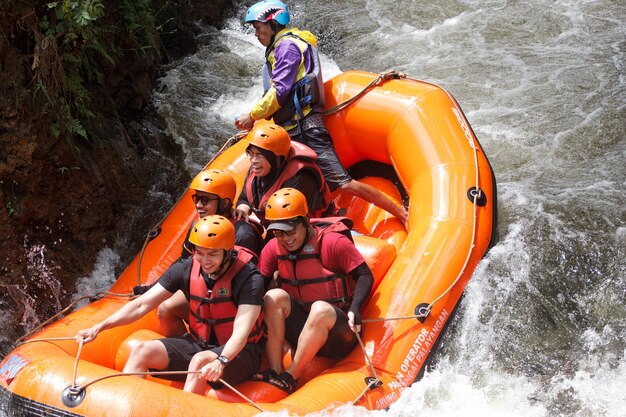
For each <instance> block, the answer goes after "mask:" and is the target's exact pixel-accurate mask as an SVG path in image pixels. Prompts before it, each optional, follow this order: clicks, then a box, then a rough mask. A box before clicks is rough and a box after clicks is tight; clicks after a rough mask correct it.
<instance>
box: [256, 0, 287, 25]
mask: <svg viewBox="0 0 626 417" xmlns="http://www.w3.org/2000/svg"><path fill="white" fill-rule="evenodd" d="M270 20H275V21H277V22H278V23H280V24H281V25H283V26H286V25H287V23H289V8H288V7H287V5H286V4H285V3H283V2H282V1H278V0H264V1H260V2H258V3H254V4H253V5H252V6H250V8H249V9H248V11H247V12H246V23H252V22H263V23H265V22H268V21H270Z"/></svg>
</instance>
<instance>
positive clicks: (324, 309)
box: [307, 301, 337, 328]
mask: <svg viewBox="0 0 626 417" xmlns="http://www.w3.org/2000/svg"><path fill="white" fill-rule="evenodd" d="M336 318H337V314H336V313H335V309H334V308H333V306H332V305H330V304H328V303H327V302H325V301H316V302H314V303H313V305H311V311H310V312H309V317H308V319H307V322H308V323H309V324H310V325H311V326H314V327H329V328H330V327H332V326H333V325H334V324H335V320H336Z"/></svg>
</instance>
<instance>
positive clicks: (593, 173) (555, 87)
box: [83, 0, 626, 417]
mask: <svg viewBox="0 0 626 417" xmlns="http://www.w3.org/2000/svg"><path fill="white" fill-rule="evenodd" d="M288 4H289V5H290V6H292V20H293V24H294V26H297V27H300V28H306V29H309V30H311V31H313V32H314V33H316V34H317V35H318V36H319V43H320V48H321V51H322V53H323V57H322V59H323V67H324V73H325V77H326V78H328V77H330V76H332V75H335V74H337V73H339V72H341V71H345V70H350V69H359V70H367V71H371V72H375V73H379V72H382V71H385V70H388V69H395V70H399V71H402V72H405V73H406V74H407V75H409V76H411V77H414V78H420V79H424V80H426V81H429V82H434V83H436V84H439V85H441V86H442V87H444V88H445V89H446V90H447V91H449V92H450V93H451V94H452V95H453V96H454V97H455V98H456V99H457V100H458V102H459V103H460V105H461V107H462V108H463V110H464V112H465V114H466V116H467V118H468V120H469V122H470V123H471V125H472V127H473V129H474V131H475V133H476V135H477V137H478V139H479V141H480V143H481V144H482V146H483V148H484V150H485V152H486V154H487V155H488V157H489V159H490V162H491V164H492V166H493V169H494V171H495V174H496V178H497V182H498V208H499V229H500V242H499V243H498V244H497V245H496V246H495V247H493V248H492V249H491V251H490V252H489V253H488V255H487V256H486V258H485V259H484V260H483V262H482V263H481V264H480V265H479V267H478V269H477V271H476V273H475V275H474V277H473V278H472V280H471V281H470V284H469V286H468V288H467V292H466V295H465V297H464V299H463V302H462V304H461V306H460V308H459V309H458V313H457V314H456V316H455V318H454V319H453V321H452V323H451V325H450V326H449V328H448V331H447V333H446V334H445V336H444V338H443V344H442V346H441V348H440V350H439V352H438V353H437V354H436V356H435V357H434V361H433V367H432V369H430V371H429V372H427V373H426V375H425V376H424V378H423V379H422V380H421V381H419V382H417V383H415V384H414V385H413V386H412V387H410V388H408V389H407V390H406V391H405V392H404V393H403V395H402V397H401V398H400V399H399V400H398V401H397V402H396V403H395V404H394V405H392V406H391V407H390V409H389V410H387V411H367V410H364V409H363V408H360V407H354V406H349V405H344V406H341V407H339V408H337V409H334V410H328V411H325V412H322V413H319V414H316V415H324V416H326V415H328V416H359V417H360V416H382V415H386V416H390V417H400V416H420V417H425V416H437V417H445V416H474V415H476V416H581V417H583V416H607V417H609V416H610V417H614V416H626V389H625V388H624V386H626V357H625V356H626V307H625V306H626V209H625V207H626V197H625V194H626V193H625V192H626V168H625V166H626V165H625V162H624V161H625V160H626V71H625V68H624V67H625V65H626V60H625V55H626V3H624V2H623V1H617V0H616V1H610V0H598V1H592V0H586V1H582V0H579V1H574V0H571V1H561V0H557V1H554V0H534V1H533V0H528V1H519V0H518V1H504V0H500V1H496V0H493V1H477V0H458V1H450V0H445V1H436V2H435V1H433V2H421V1H416V0H397V1H391V0H377V1H374V0H371V1H365V0H350V1H333V2H328V1H318V0H315V1H311V0H308V1H306V2H304V1H301V2H298V3H297V4H295V2H288ZM244 11H245V8H244V7H243V6H242V7H241V8H240V9H239V15H238V16H237V17H236V18H232V19H229V20H228V21H227V22H226V28H225V29H222V30H218V29H215V28H211V27H201V26H199V27H198V42H199V43H200V45H201V47H200V49H199V50H198V52H197V53H196V54H195V55H193V56H190V57H187V58H185V59H182V60H181V61H178V62H175V63H173V64H172V65H171V66H170V67H169V68H167V73H166V75H165V76H164V77H163V78H162V79H161V80H160V81H159V83H160V85H159V87H158V88H157V91H156V92H155V105H156V106H157V108H158V111H159V112H160V113H161V114H162V115H163V116H164V117H165V119H166V120H167V122H168V128H169V130H170V133H171V134H172V135H173V136H174V137H175V138H176V140H177V141H178V142H179V143H180V144H181V145H182V146H183V148H184V150H185V152H186V163H187V167H188V169H189V172H190V174H194V173H195V172H196V171H197V170H198V169H200V168H201V167H202V166H203V165H204V164H205V163H206V161H207V160H208V159H210V157H211V156H212V155H213V154H214V153H215V152H216V151H217V150H218V149H219V148H220V147H221V145H222V144H223V143H224V141H225V139H226V138H228V137H229V136H231V135H233V134H234V133H235V129H234V126H233V121H234V118H235V117H236V116H237V115H239V114H241V113H243V112H246V111H248V110H249V106H250V103H251V102H253V101H254V100H255V99H256V98H258V97H259V96H260V95H261V87H260V75H259V70H260V67H261V65H262V62H263V61H262V56H263V49H262V47H261V45H260V44H258V42H257V41H256V39H255V38H254V36H253V33H252V31H251V29H250V28H246V27H243V26H242V24H241V20H240V16H242V15H243V13H244ZM118 262H119V257H118V256H117V255H116V254H115V252H113V251H111V250H110V249H105V250H103V252H102V253H101V258H100V260H99V261H98V263H97V264H96V265H95V266H94V273H93V274H92V276H90V277H85V279H84V281H83V282H84V283H85V286H86V285H89V287H88V288H86V289H84V290H83V291H84V292H85V293H87V294H89V293H93V292H94V290H96V289H101V288H98V287H99V286H100V287H102V288H106V287H107V286H108V285H110V284H111V282H112V280H113V279H114V274H115V270H116V268H119V265H117V263H118ZM285 415H286V414H285Z"/></svg>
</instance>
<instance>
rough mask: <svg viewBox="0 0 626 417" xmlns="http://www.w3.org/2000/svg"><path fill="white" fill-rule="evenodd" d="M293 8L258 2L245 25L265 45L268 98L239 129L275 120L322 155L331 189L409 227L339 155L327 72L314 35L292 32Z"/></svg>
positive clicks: (271, 1)
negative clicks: (329, 114) (328, 111)
mask: <svg viewBox="0 0 626 417" xmlns="http://www.w3.org/2000/svg"><path fill="white" fill-rule="evenodd" d="M289 20H290V19H289V9H288V8H287V6H286V5H285V4H284V3H283V2H281V1H277V0H265V1H260V2H258V3H255V4H254V5H253V6H252V7H250V8H249V9H248V12H247V13H246V18H245V21H246V23H251V24H252V26H254V30H255V36H256V37H257V39H258V40H259V42H260V43H261V44H262V45H263V46H265V47H266V50H265V59H266V63H265V65H264V67H263V87H264V89H265V94H264V95H263V97H262V98H261V99H260V100H259V101H258V102H257V103H255V105H254V106H253V107H252V109H251V110H250V112H249V113H248V114H244V115H242V116H240V117H239V118H237V120H236V121H235V126H236V127H237V128H238V129H242V130H246V129H251V128H252V126H253V125H254V123H255V121H256V120H260V119H269V118H272V119H274V123H276V124H278V125H281V126H282V127H283V128H285V130H287V132H288V133H289V135H290V136H291V138H292V140H295V141H297V142H301V143H304V144H305V145H307V146H309V147H310V148H311V149H313V150H314V151H315V153H317V157H318V159H317V162H318V164H319V166H320V168H321V170H322V172H323V173H324V177H325V179H326V182H327V183H328V186H329V188H330V190H331V191H334V190H335V189H337V188H341V189H342V190H345V191H347V192H349V193H351V194H353V195H356V196H357V197H360V198H362V199H363V200H366V201H369V202H371V203H372V204H375V205H376V206H378V207H380V208H382V209H383V210H386V211H388V212H389V213H391V214H392V215H394V216H395V217H396V218H397V219H398V220H400V221H401V222H402V224H404V225H405V226H406V223H407V212H406V210H405V209H404V207H401V206H398V205H396V204H395V203H394V202H392V201H391V200H390V199H388V198H387V197H386V196H385V195H384V194H382V193H381V192H380V191H379V190H377V189H376V188H374V187H372V186H370V185H368V184H364V183H362V182H358V181H356V180H354V179H353V178H352V177H351V176H350V174H349V173H348V171H347V170H346V169H345V168H344V166H343V165H342V164H341V161H340V160H339V157H338V156H337V153H336V152H335V148H334V146H333V142H332V138H331V137H330V134H329V132H328V130H327V129H326V125H325V124H324V118H323V116H322V114H321V111H322V107H323V105H324V87H323V80H322V69H321V65H320V62H319V55H318V53H317V38H316V37H315V35H313V34H312V33H311V32H309V31H304V30H299V29H295V28H290V29H288V28H287V27H286V25H287V24H288V23H289Z"/></svg>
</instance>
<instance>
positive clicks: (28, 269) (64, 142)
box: [0, 0, 231, 350]
mask: <svg viewBox="0 0 626 417" xmlns="http://www.w3.org/2000/svg"><path fill="white" fill-rule="evenodd" d="M6 3H7V4H3V5H2V6H0V15H1V16H2V19H1V22H2V23H0V32H1V35H2V36H1V37H0V259H1V260H2V262H1V266H0V287H2V289H3V290H2V291H1V292H0V294H1V295H0V314H1V315H2V317H3V331H2V336H1V337H0V344H1V345H0V346H1V347H2V350H4V349H5V346H4V345H5V344H7V343H9V342H10V341H12V340H15V338H16V337H19V336H20V335H22V334H23V333H25V332H26V331H28V330H30V329H32V328H33V327H35V326H36V325H37V324H38V322H39V318H40V317H41V318H45V317H49V316H50V315H51V314H52V313H54V312H56V311H58V310H59V309H60V308H61V307H62V306H65V305H67V304H68V302H69V298H70V296H71V294H72V293H74V292H75V291H74V284H75V282H76V281H77V280H78V279H79V278H81V277H84V276H86V275H88V274H89V272H90V271H91V270H92V269H93V264H94V262H95V260H96V257H97V255H98V253H99V251H100V250H101V249H102V248H103V247H107V246H108V247H114V246H115V251H116V252H117V253H119V254H120V256H121V257H122V259H121V261H120V265H125V264H126V261H127V260H128V259H130V257H131V256H132V255H133V254H135V253H136V252H137V251H138V250H139V249H140V246H141V244H142V242H143V237H144V236H145V234H146V232H147V231H148V230H149V228H150V227H151V226H152V225H154V224H155V223H156V222H158V221H159V219H160V218H161V217H162V215H163V214H164V213H165V212H166V211H167V209H168V208H169V205H171V204H172V203H173V201H171V199H172V197H168V196H177V195H178V193H179V192H180V189H181V187H183V186H184V184H186V183H187V182H188V181H189V174H188V173H187V171H186V169H185V166H184V163H183V153H182V149H181V147H180V146H179V145H178V144H176V143H175V141H174V140H173V139H172V138H171V137H170V136H169V134H168V132H167V128H166V124H165V122H164V121H163V120H162V119H161V118H160V117H159V116H158V115H157V113H156V112H155V111H154V110H153V108H152V105H151V98H152V91H153V88H154V86H155V80H156V79H157V78H158V77H159V76H160V74H161V67H162V65H163V64H166V63H168V62H170V61H171V60H173V59H176V58H179V57H181V56H184V55H186V54H189V53H193V52H194V51H195V42H194V36H193V35H194V34H193V31H194V24H195V23H196V22H202V23H203V24H210V25H215V26H219V25H220V22H221V21H222V18H223V16H224V14H225V13H228V11H229V10H230V9H229V8H230V7H231V4H230V1H228V0H214V1H211V2H204V3H203V4H202V5H198V6H195V5H193V4H187V3H185V4H172V3H170V2H161V3H162V4H157V3H159V2H152V3H150V2H135V3H129V2H114V1H112V0H111V1H109V0H103V1H101V2H93V3H98V4H101V5H102V7H103V8H102V10H98V9H94V10H90V12H91V13H92V16H99V15H98V13H102V14H101V15H100V17H99V20H98V26H94V28H95V29H98V30H102V31H108V32H106V33H104V35H103V38H102V39H105V40H106V42H107V44H104V45H103V42H101V43H100V46H103V47H104V49H103V51H100V54H99V55H93V56H92V55H89V57H92V61H90V63H91V67H90V68H94V67H95V69H96V70H97V71H98V73H96V71H95V70H94V73H93V74H86V73H85V70H84V67H81V71H80V72H79V74H80V75H82V76H83V77H84V78H83V79H84V80H86V81H85V82H84V90H85V92H84V94H86V95H88V97H89V101H88V102H87V103H88V109H87V110H88V111H89V112H91V113H92V116H91V117H87V118H85V119H81V118H80V117H79V116H74V113H72V116H71V117H70V118H69V119H68V118H65V119H63V118H62V116H63V114H62V112H63V111H66V110H67V108H68V107H70V106H65V107H64V106H63V105H61V106H57V107H55V106H54V104H57V103H55V102H54V98H55V97H54V96H53V95H52V92H51V91H50V89H51V88H52V87H54V86H55V85H63V84H62V83H63V82H64V81H65V82H67V84H68V85H72V84H71V81H72V80H71V79H70V80H69V81H68V78H69V76H68V75H67V74H68V72H67V71H63V70H61V69H60V67H59V65H61V64H62V63H63V64H66V63H67V59H68V58H67V54H68V52H64V54H65V55H63V54H61V53H60V52H59V51H62V50H65V49H63V48H67V42H68V39H69V40H70V41H74V42H75V44H74V47H73V49H70V50H69V53H70V54H74V55H75V59H77V60H78V59H81V58H82V57H84V56H85V55H81V54H82V53H83V51H82V50H80V48H81V45H87V44H88V42H89V41H91V40H92V39H90V38H89V36H88V35H92V34H93V33H96V32H95V30H94V31H93V32H87V31H86V30H85V29H84V27H87V26H80V25H79V24H78V23H76V22H79V21H77V20H73V21H71V20H69V19H68V20H67V21H68V22H74V23H75V24H76V26H75V27H74V29H73V30H74V32H71V31H70V29H71V28H70V29H63V30H64V32H61V30H62V29H61V28H63V26H61V24H60V22H61V19H62V18H65V19H67V14H66V15H62V14H60V13H62V12H63V10H62V9H61V6H58V7H59V9H58V10H56V14H50V10H49V9H50V7H49V5H48V3H47V2H44V1H38V2H34V3H35V4H29V5H24V4H21V3H19V4H8V3H9V2H6ZM58 3H59V4H60V3H63V6H68V7H69V6H76V4H78V3H77V2H73V1H69V0H66V1H65V2H58ZM190 3H191V2H190ZM125 6H128V7H129V8H132V10H131V9H129V8H126V9H125V8H124V7H125ZM139 7H144V9H141V10H140V9H139ZM148 7H150V8H151V9H148ZM67 10H71V8H68V9H67ZM151 10H154V12H151ZM140 12H141V13H140ZM124 13H126V14H125V15H124ZM131 13H135V14H136V16H137V17H135V16H133V18H135V21H134V22H132V23H133V25H131V24H129V23H128V22H129V21H130V16H129V14H131ZM120 15H121V18H120ZM139 17H141V18H142V19H144V21H145V22H151V23H149V24H148V23H146V26H144V27H136V26H134V25H135V24H136V21H141V20H139ZM150 18H152V19H153V21H152V20H150ZM94 22H95V18H94ZM125 22H126V23H125ZM55 24H56V26H54V25H55ZM152 25H153V27H154V28H156V32H154V33H155V37H154V38H152V39H151V38H150V36H149V35H143V37H140V36H139V35H141V34H150V33H151V32H150V27H152ZM52 26H54V27H55V28H56V31H57V32H56V35H55V36H49V34H50V27H52ZM66 27H67V25H66ZM112 27H115V28H117V29H118V30H119V33H111V31H110V29H109V28H112ZM129 28H132V29H133V30H134V31H133V32H131V33H129V32H125V31H126V30H130V29H129ZM46 29H47V32H46ZM99 33H100V34H102V33H103V32H99ZM45 35H48V36H45ZM70 35H72V36H70ZM133 36H136V38H132V37H133ZM55 38H56V39H57V40H58V39H63V43H61V41H59V43H58V44H54V43H53V42H50V41H49V39H55ZM92 44H94V45H96V47H92V49H97V45H98V44H95V43H93V42H92ZM137 45H142V47H141V48H137V47H136V46H137ZM55 48H57V49H55ZM113 52H115V53H116V54H117V55H113ZM93 57H95V58H93ZM57 58H58V61H55V59H57ZM70 58H71V57H70ZM108 58H111V61H109V60H108ZM72 59H73V58H72ZM63 60H65V61H63ZM94 63H95V64H97V65H94ZM64 69H65V68H64ZM63 77H65V78H63ZM55 83H56V84H55ZM76 91H78V90H77V89H74V90H70V93H71V94H69V93H65V94H61V99H62V100H68V101H69V100H72V99H74V100H75V101H73V102H72V103H73V104H75V103H76V102H80V101H79V99H80V97H81V96H80V94H77V93H76ZM81 91H82V90H80V91H79V92H81ZM63 103H65V102H63ZM72 103H70V104H72ZM86 106H87V105H85V107H86ZM78 110H79V111H80V110H81V109H80V108H79V109H78ZM83 110H84V109H83ZM68 112H69V110H68ZM77 114H79V115H80V113H77ZM64 120H65V121H67V120H69V121H70V122H72V123H73V122H76V125H73V124H72V123H66V124H69V125H70V128H71V126H77V127H76V128H75V130H73V131H72V130H69V132H70V133H69V134H67V132H68V128H67V126H64V125H63V121H64ZM81 120H87V122H86V123H85V122H83V125H84V126H83V125H81V124H80V121H81ZM83 127H84V130H81V128H83ZM55 129H56V130H55ZM59 132H60V133H61V134H60V135H58V136H57V134H58V133H59ZM83 133H84V134H83ZM155 193H157V194H159V195H161V196H163V195H165V196H166V197H160V198H158V197H157V198H155V196H154V194H155Z"/></svg>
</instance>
